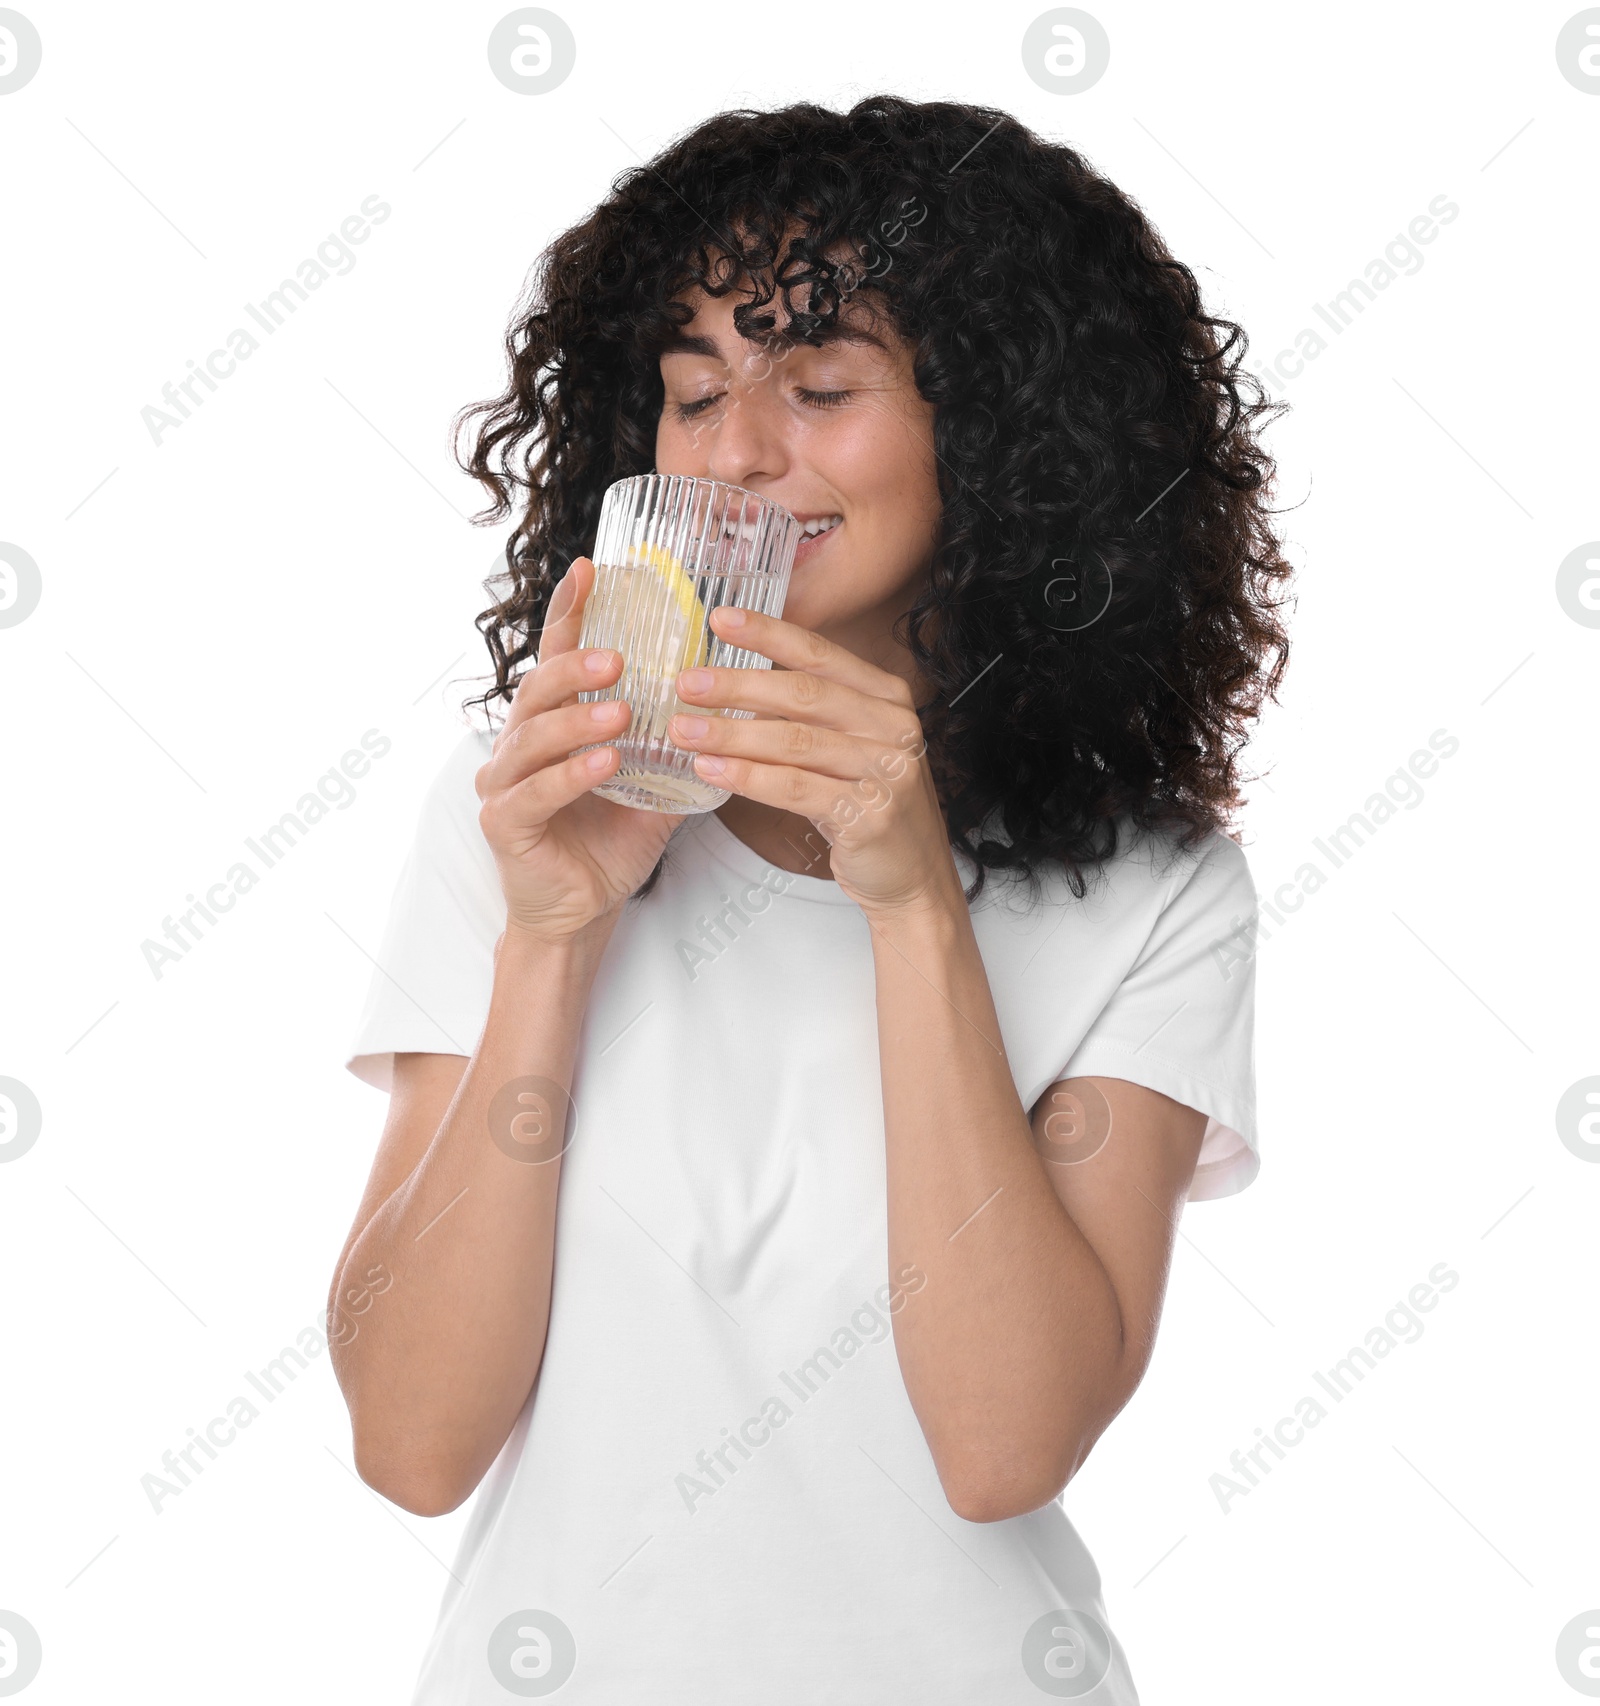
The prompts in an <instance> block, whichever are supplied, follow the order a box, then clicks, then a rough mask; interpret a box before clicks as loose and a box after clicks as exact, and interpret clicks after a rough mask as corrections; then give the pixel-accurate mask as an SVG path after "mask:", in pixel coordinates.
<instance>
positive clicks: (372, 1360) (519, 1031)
mask: <svg viewBox="0 0 1600 1706" xmlns="http://www.w3.org/2000/svg"><path fill="white" fill-rule="evenodd" d="M609 934H610V924H609V923H607V924H606V925H605V926H603V927H601V928H600V929H599V930H598V931H593V932H589V933H586V934H585V935H583V936H581V937H579V938H577V939H574V940H573V941H571V942H569V943H566V944H548V943H544V942H541V941H538V940H533V939H529V938H527V937H525V936H520V935H515V934H513V933H508V934H507V935H505V936H503V937H502V938H501V940H500V942H499V944H498V945H497V947H496V951H495V969H494V987H493V994H492V997H491V1000H490V1005H489V1014H488V1018H487V1020H486V1022H485V1025H484V1030H483V1035H482V1037H481V1039H480V1041H479V1043H478V1047H477V1051H476V1052H475V1053H474V1054H473V1056H472V1058H471V1059H470V1061H468V1063H467V1065H466V1069H465V1071H464V1073H463V1074H462V1076H461V1079H460V1082H459V1085H458V1087H457V1089H456V1091H455V1095H454V1098H453V1100H451V1101H450V1102H449V1105H448V1107H447V1108H445V1109H443V1110H442V1111H441V1116H440V1117H439V1119H438V1124H437V1127H436V1129H435V1130H434V1131H433V1134H432V1138H431V1142H429V1141H427V1131H426V1129H424V1130H423V1132H422V1133H421V1134H420V1137H419V1141H422V1142H427V1148H426V1150H425V1152H424V1153H423V1154H422V1157H421V1160H420V1161H419V1162H418V1163H417V1165H416V1166H415V1168H414V1169H413V1170H412V1171H411V1172H410V1174H409V1176H408V1177H407V1178H406V1179H405V1181H404V1183H402V1184H401V1185H400V1186H399V1188H398V1189H397V1190H395V1191H394V1192H393V1193H392V1194H391V1195H390V1196H389V1197H388V1198H386V1199H385V1201H384V1202H383V1203H382V1205H381V1206H380V1207H379V1208H378V1210H377V1212H376V1213H375V1214H373V1216H372V1218H371V1219H370V1220H369V1221H368V1223H367V1225H366V1226H365V1227H364V1228H363V1229H362V1231H361V1233H360V1235H359V1236H358V1237H357V1238H356V1239H355V1240H354V1242H353V1243H352V1244H351V1246H350V1248H349V1251H348V1253H347V1255H346V1257H345V1260H344V1262H343V1263H342V1265H341V1268H340V1274H339V1278H338V1280H337V1282H336V1284H335V1290H334V1301H335V1309H334V1314H335V1318H336V1322H337V1321H338V1318H339V1310H338V1300H339V1299H340V1298H341V1297H343V1296H344V1295H346V1292H347V1290H349V1291H351V1292H352V1293H354V1294H359V1293H360V1292H361V1290H362V1288H363V1287H364V1286H365V1287H368V1288H369V1289H371V1290H374V1291H376V1293H377V1294H376V1295H374V1296H373V1297H372V1299H371V1302H370V1305H368V1306H366V1307H364V1308H363V1311H362V1313H361V1314H360V1316H359V1317H358V1318H357V1320H356V1324H355V1331H354V1336H353V1337H351V1338H349V1339H348V1341H345V1342H341V1340H342V1338H343V1335H342V1334H341V1333H340V1332H339V1330H338V1326H337V1325H336V1327H335V1330H334V1331H333V1332H332V1333H331V1335H330V1338H331V1343H332V1354H333V1360H334V1365H335V1369H336V1372H337V1375H338V1379H339V1384H340V1386H341V1387H342V1388H343V1391H344V1395H345V1398H346V1401H347V1403H348V1405H349V1409H350V1414H351V1419H352V1424H353V1437H354V1441H355V1451H356V1458H357V1463H358V1466H359V1467H360V1469H361V1472H362V1474H363V1476H364V1478H365V1479H366V1480H368V1481H369V1482H370V1483H371V1484H373V1485H375V1486H377V1487H378V1488H379V1490H380V1491H383V1492H385V1493H386V1494H387V1495H388V1496H389V1497H391V1498H393V1499H395V1501H396V1502H397V1503H401V1504H403V1505H405V1506H406V1507H407V1508H408V1509H412V1510H416V1511H419V1512H423V1513H425V1514H437V1513H438V1512H439V1511H443V1510H450V1509H453V1508H454V1507H455V1506H456V1505H457V1504H459V1503H460V1502H461V1500H462V1499H464V1498H466V1497H467V1495H468V1494H469V1493H470V1492H471V1491H472V1489H473V1488H474V1487H475V1486H476V1485H477V1484H478V1482H479V1480H480V1479H481V1478H482V1476H483V1474H484V1471H485V1470H486V1469H487V1468H488V1466H489V1464H490V1463H491V1462H492V1461H493V1459H494V1456H495V1454H496V1452H498V1450H499V1449H500V1447H501V1445H502V1444H503V1443H504V1442H505V1439H506V1436H507V1434H508V1433H509V1432H510V1429H511V1426H512V1424H513V1422H514V1421H515V1420H516V1417H517V1414H518V1412H519V1411H520V1409H521V1407H522V1405H523V1402H524V1401H525V1400H526V1398H527V1395H528V1392H529V1391H530V1389H531V1388H532V1385H533V1381H534V1377H535V1375H537V1373H538V1371H539V1363H540V1359H541V1357H542V1356H543V1353H544V1344H545V1334H546V1329H547V1327H548V1324H549V1314H550V1278H551V1262H552V1256H553V1250H554V1232H555V1213H556V1192H557V1187H558V1185H559V1183H560V1174H561V1161H560V1153H559V1152H560V1148H561V1144H562V1141H563V1136H562V1133H563V1129H564V1120H565V1115H566V1109H567V1106H568V1103H567V1101H566V1100H565V1097H566V1093H567V1092H570V1089H571V1086H572V1072H573V1061H574V1056H575V1053H576V1049H577V1038H578V1031H579V1027H580V1025H581V1024H582V1021H583V1014H584V1010H585V1008H586V1006H587V1004H588V999H589V992H590V988H591V986H592V984H593V980H594V975H595V972H596V970H597V968H598V966H599V963H600V959H601V957H602V955H603V953H604V950H605V943H606V941H607V939H608V938H609ZM418 1117H419V1118H421V1119H422V1120H424V1122H425V1126H431V1125H432V1124H433V1121H434V1117H435V1116H434V1114H433V1113H432V1112H430V1111H429V1110H428V1109H427V1108H422V1109H420V1110H419V1111H418ZM374 1271H377V1272H380V1273H382V1274H384V1275H386V1276H387V1277H388V1281H389V1283H388V1284H386V1285H383V1286H382V1287H381V1288H378V1287H372V1286H371V1285H370V1278H371V1276H372V1275H373V1273H374Z"/></svg>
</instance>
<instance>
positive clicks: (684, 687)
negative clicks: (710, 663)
mask: <svg viewBox="0 0 1600 1706" xmlns="http://www.w3.org/2000/svg"><path fill="white" fill-rule="evenodd" d="M678 681H679V684H680V690H681V691H682V692H684V693H706V692H709V691H710V688H711V671H710V670H709V669H686V670H685V671H684V672H683V674H682V675H681V676H679V678H678Z"/></svg>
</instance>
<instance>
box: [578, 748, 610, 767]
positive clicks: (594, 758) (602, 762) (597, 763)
mask: <svg viewBox="0 0 1600 1706" xmlns="http://www.w3.org/2000/svg"><path fill="white" fill-rule="evenodd" d="M610 762H611V748H610V747H609V746H603V747H601V748H600V750H599V751H598V752H591V753H590V754H589V756H588V757H587V758H586V759H584V761H583V767H584V769H585V770H604V769H605V767H606V766H607V765H608V764H609V763H610Z"/></svg>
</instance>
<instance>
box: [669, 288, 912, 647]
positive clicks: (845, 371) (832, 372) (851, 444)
mask: <svg viewBox="0 0 1600 1706" xmlns="http://www.w3.org/2000/svg"><path fill="white" fill-rule="evenodd" d="M745 299H746V298H745V297H744V296H743V295H742V294H741V293H740V292H738V291H734V292H730V293H729V294H728V295H726V296H723V297H720V298H711V297H707V296H706V295H705V293H704V292H703V291H700V290H696V291H695V292H694V294H693V295H692V296H691V297H689V298H687V300H688V302H689V304H690V305H691V306H692V307H693V308H694V309H695V316H694V319H693V320H692V321H690V322H689V323H688V324H687V325H686V326H684V328H683V332H682V336H681V339H680V342H679V343H678V344H677V345H675V346H674V347H673V348H671V349H669V350H668V351H666V352H665V353H664V354H663V355H662V357H661V379H662V384H663V387H664V389H665V400H664V402H663V404H662V409H661V421H660V424H659V426H658V427H657V429H656V470H657V472H658V473H662V474H693V475H698V476H701V477H702V478H710V479H716V480H725V481H727V482H729V483H730V484H731V485H735V486H744V487H746V488H747V489H748V490H750V491H753V492H759V493H760V494H761V495H762V496H763V497H767V498H771V499H773V500H774V501H775V502H777V503H780V504H782V505H783V506H784V508H786V509H788V510H789V511H790V512H791V513H793V514H794V515H795V516H796V517H798V519H799V520H800V521H801V522H802V523H805V522H811V523H813V524H814V525H816V526H819V527H820V526H823V525H824V524H826V523H828V522H832V523H833V525H832V526H827V527H826V528H825V530H824V531H821V532H819V533H817V534H816V535H815V536H814V537H810V538H802V540H801V543H800V547H799V550H798V552H797V554H796V556H795V565H794V572H793V574H792V576H791V577H790V581H789V595H788V600H787V602H786V603H785V605H784V609H783V615H784V619H785V620H786V621H790V622H795V623H798V624H799V625H800V626H801V627H803V628H810V629H814V630H815V631H816V632H818V633H821V634H825V635H827V637H828V638H830V639H832V640H835V641H837V642H838V643H839V644H841V645H843V646H846V647H847V648H848V649H849V650H851V651H853V652H855V653H856V654H857V656H861V657H866V658H868V659H869V660H870V661H872V662H874V663H877V664H880V665H881V666H883V667H885V668H894V669H896V672H897V673H901V672H902V671H903V667H904V665H905V664H906V663H908V662H909V659H908V658H907V656H906V654H905V653H904V652H903V650H902V649H901V648H899V647H897V646H896V645H895V643H894V641H893V640H892V638H891V637H890V633H889V630H890V627H891V626H892V624H893V622H894V619H895V618H896V617H897V616H899V615H900V614H901V613H902V612H904V611H905V610H907V609H909V608H910V606H911V604H912V602H913V601H914V600H915V598H916V595H917V593H918V591H919V590H920V589H921V587H922V586H923V584H924V583H925V581H926V578H927V574H928V567H929V563H930V561H931V558H932V553H933V547H934V542H935V537H936V532H937V528H938V524H939V515H940V501H939V487H938V480H937V475H936V463H935V460H934V454H933V415H934V409H933V405H932V404H931V403H928V402H925V401H924V400H923V398H922V397H921V396H920V395H919V394H918V391H917V388H916V384H915V382H914V381H913V379H912V376H911V367H912V361H911V346H910V345H909V344H908V343H907V342H906V341H905V339H904V338H902V337H900V336H899V334H898V333H896V332H895V331H894V330H893V328H892V327H890V326H889V325H888V324H887V323H886V321H885V320H884V319H883V318H881V317H877V318H876V320H875V319H874V317H873V316H872V315H871V314H870V312H869V310H868V309H867V306H866V303H865V302H864V301H863V299H862V298H860V297H856V298H855V299H853V300H849V301H847V302H846V304H845V305H844V306H843V307H842V308H841V310H840V313H839V317H838V318H839V327H838V329H837V331H836V333H835V334H834V335H831V336H829V337H828V339H827V341H826V342H824V343H823V344H822V345H821V346H820V347H813V346H811V345H809V344H803V343H801V344H795V345H792V346H790V347H789V348H787V349H786V350H782V349H780V350H775V351H773V352H771V353H767V352H766V351H764V350H763V348H762V346H761V345H760V344H759V343H752V342H747V341H746V340H745V339H743V338H741V337H740V336H739V335H738V333H737V332H735V330H734V327H733V311H734V308H735V307H736V306H737V305H738V304H739V303H740V302H742V301H744V300H745ZM776 311H777V312H778V313H779V318H780V325H781V302H780V303H779V304H777V305H776ZM896 653H898V654H899V656H898V657H896V656H895V654H896Z"/></svg>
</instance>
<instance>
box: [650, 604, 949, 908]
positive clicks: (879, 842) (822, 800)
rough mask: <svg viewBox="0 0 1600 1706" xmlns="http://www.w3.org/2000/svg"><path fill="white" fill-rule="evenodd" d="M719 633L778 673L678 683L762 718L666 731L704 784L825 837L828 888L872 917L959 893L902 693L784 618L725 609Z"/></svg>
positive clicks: (900, 686)
mask: <svg viewBox="0 0 1600 1706" xmlns="http://www.w3.org/2000/svg"><path fill="white" fill-rule="evenodd" d="M711 627H712V630H713V632H714V633H715V634H716V635H717V636H718V637H719V638H721V639H723V640H725V641H727V642H728V644H730V645H735V646H739V647H741V648H743V649H747V650H749V651H754V652H759V653H760V654H761V656H762V657H766V658H770V659H771V660H772V661H773V663H774V664H778V665H780V666H781V667H780V668H777V669H759V670H758V669H695V670H685V671H684V672H683V673H682V674H681V675H680V676H679V677H678V682H677V690H678V694H679V697H680V698H682V699H683V700H685V701H686V702H687V703H690V704H696V705H704V706H706V707H708V708H711V707H723V706H726V707H728V708H729V709H737V710H747V711H753V712H755V713H756V715H755V716H754V717H719V716H708V717H705V718H703V719H694V720H695V721H703V722H704V723H705V728H704V730H702V731H700V732H698V733H697V732H694V731H693V730H692V729H691V728H689V727H687V726H684V715H683V714H682V713H680V714H679V715H678V716H676V717H674V718H673V719H672V721H671V722H670V723H669V724H668V727H667V732H668V734H669V736H670V737H671V739H672V741H673V743H674V744H675V745H677V746H680V747H683V748H685V749H686V750H692V751H693V752H694V753H695V754H696V757H695V772H696V774H697V775H699V776H700V777H702V778H703V779H704V780H705V781H707V782H709V783H711V784H712V785H713V786H715V787H718V788H726V789H728V790H729V791H730V792H731V793H735V794H742V795H743V796H744V797H745V798H747V799H751V800H759V801H760V802H761V803H762V804H763V805H768V806H772V807H774V808H776V809H777V810H779V811H786V812H795V813H798V814H799V815H800V816H802V817H807V818H809V819H810V820H811V821H812V823H814V824H815V825H816V826H817V828H818V829H819V830H820V831H821V832H822V834H823V835H824V836H825V837H826V838H827V841H828V846H829V855H828V862H829V865H830V867H831V872H832V875H833V878H834V880H835V881H836V882H837V883H838V884H839V886H840V888H842V889H843V890H844V892H845V893H846V894H848V895H849V896H850V897H851V899H853V900H854V901H855V902H856V903H857V904H858V905H859V906H860V907H861V908H862V910H863V911H865V912H867V913H868V914H869V915H888V914H892V913H897V912H901V911H906V910H915V909H918V908H920V907H923V906H927V905H938V904H942V903H943V902H944V901H945V900H947V899H949V898H950V897H951V895H952V893H954V894H956V895H959V894H960V893H961V889H962V885H961V879H960V876H959V873H958V872H957V870H956V866H955V860H954V858H953V856H952V854H951V851H950V844H949V841H948V839H947V830H946V826H945V820H944V813H943V811H942V810H941V809H940V806H939V798H938V794H937V792H936V790H935V788H934V785H933V776H932V772H931V770H930V769H929V766H928V762H927V744H928V743H927V741H926V740H925V739H924V738H923V733H922V723H921V721H920V719H919V718H918V716H917V713H916V706H915V701H914V699H913V697H912V693H911V689H910V688H909V687H908V686H907V685H906V683H905V682H904V681H903V680H902V679H901V678H900V677H899V676H898V675H891V674H890V673H889V671H888V670H884V669H879V668H878V667H877V666H876V665H875V664H870V663H868V662H866V661H865V659H863V658H858V657H857V656H856V655H855V654H854V653H853V652H850V651H847V650H846V649H845V648H844V647H843V646H840V645H836V644H835V643H834V642H833V641H832V640H828V639H824V638H823V636H822V635H820V634H816V633H813V632H812V631H811V630H810V629H809V628H801V627H799V626H797V625H796V624H795V623H793V622H785V621H784V620H783V619H782V618H781V617H777V616H766V615H763V614H762V613H761V612H759V611H755V610H736V609H734V608H733V607H732V606H729V605H718V606H717V607H716V608H715V609H714V610H713V611H712V613H711ZM697 677H700V678H703V680H702V681H701V684H700V686H699V687H698V689H697V688H696V687H695V686H694V681H695V678H697ZM708 761H709V762H708ZM716 762H720V763H721V765H722V766H723V767H722V768H721V769H720V770H718V769H715V768H714V767H713V766H714V763H716Z"/></svg>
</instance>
